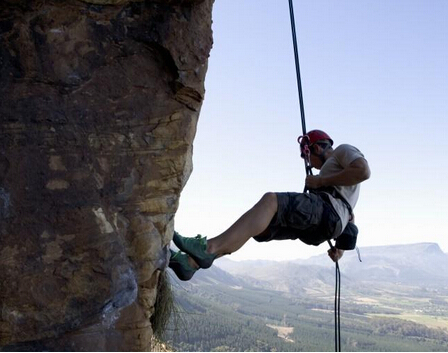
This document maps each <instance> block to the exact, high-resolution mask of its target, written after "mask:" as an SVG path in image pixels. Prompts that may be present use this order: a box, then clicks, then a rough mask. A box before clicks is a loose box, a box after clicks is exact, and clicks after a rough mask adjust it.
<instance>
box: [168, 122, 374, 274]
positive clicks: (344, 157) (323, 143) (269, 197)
mask: <svg viewBox="0 0 448 353" xmlns="http://www.w3.org/2000/svg"><path fill="white" fill-rule="evenodd" d="M299 142H300V144H301V150H302V155H301V156H302V158H305V159H306V160H307V162H308V163H309V165H310V167H312V168H316V169H319V170H320V173H319V174H318V175H308V176H307V177H306V179H305V185H306V188H307V189H308V190H309V191H310V192H309V193H272V192H268V193H266V194H265V195H264V196H263V197H262V198H261V200H260V201H259V202H258V203H257V204H255V206H254V207H253V208H251V209H250V210H249V211H247V212H246V213H245V214H244V215H243V216H241V217H240V218H239V219H238V220H237V221H236V222H235V223H234V224H233V225H232V226H231V227H230V228H229V229H227V230H226V231H225V232H224V233H222V234H220V235H218V236H217V237H215V238H212V239H210V240H208V241H207V238H203V237H201V236H197V237H196V238H185V237H182V236H181V235H179V234H178V233H177V232H175V233H174V237H173V241H174V243H175V244H176V246H177V247H178V248H179V249H180V251H179V252H177V253H176V252H174V251H171V259H170V265H169V266H170V267H171V268H172V269H173V270H174V272H175V273H176V275H177V276H178V277H179V278H180V279H181V280H189V279H190V278H191V277H193V275H194V273H195V272H196V270H197V269H199V268H208V267H210V266H211V265H212V263H213V261H214V260H215V259H216V258H218V257H221V256H223V255H227V254H231V253H233V252H235V251H237V250H238V249H240V248H241V247H242V246H243V245H244V244H245V243H246V242H247V241H248V240H249V239H250V238H254V239H255V240H256V241H259V242H266V241H271V240H285V239H300V240H302V241H303V242H304V243H306V244H309V245H319V244H321V243H322V242H325V241H327V240H329V239H336V246H335V247H334V248H332V249H330V250H329V251H328V255H329V256H330V258H331V259H332V260H333V261H335V262H336V261H338V260H339V259H340V258H341V257H342V255H343V253H344V249H346V250H351V249H354V247H355V244H356V235H357V228H356V226H355V225H354V224H353V223H349V221H352V222H353V209H354V207H355V205H356V203H357V201H358V197H359V190H360V183H361V182H363V181H364V180H367V179H368V178H369V177H370V168H369V165H368V163H367V161H366V159H365V158H364V155H363V154H362V153H361V152H360V151H359V150H358V149H357V148H356V147H353V146H351V145H347V144H344V145H340V146H338V147H337V148H336V149H333V147H332V146H333V140H332V139H331V138H330V136H328V134H326V133H325V132H323V131H321V130H312V131H309V132H308V134H307V135H305V136H301V137H300V138H299ZM353 239H354V240H353Z"/></svg>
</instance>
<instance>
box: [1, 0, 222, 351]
mask: <svg viewBox="0 0 448 353" xmlns="http://www.w3.org/2000/svg"><path fill="white" fill-rule="evenodd" d="M212 3H213V0H165V1H163V0H159V1H149V0H147V1H139V2H131V1H123V0H106V1H101V0H92V1H83V2H81V1H75V0H67V1H62V0H46V1H44V0H36V1H28V0H27V1H25V0H6V1H5V0H4V1H2V2H1V4H0V308H1V318H0V347H3V349H4V350H31V351H32V350H58V351H64V350H71V351H87V350H88V351H101V350H109V351H114V350H121V351H138V350H150V349H151V343H150V342H151V336H152V328H151V324H150V318H151V316H152V314H153V311H154V303H155V300H156V296H157V284H158V281H159V277H160V273H161V271H163V270H164V269H165V268H166V265H167V261H168V256H169V255H168V253H169V252H168V246H169V242H170V240H171V237H172V233H173V218H174V214H175V212H176V210H177V207H178V200H179V195H180V192H181V190H182V188H183V187H184V185H185V183H186V181H187V179H188V177H189V175H190V173H191V170H192V164H191V163H192V162H191V157H192V143H193V138H194V136H195V132H196V123H197V119H198V116H199V112H200V108H201V104H202V101H203V98H204V79H205V74H206V70H207V60H208V56H209V52H210V49H211V45H212V34H211V10H212Z"/></svg>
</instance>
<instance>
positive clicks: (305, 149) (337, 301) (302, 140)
mask: <svg viewBox="0 0 448 353" xmlns="http://www.w3.org/2000/svg"><path fill="white" fill-rule="evenodd" d="M288 1H289V15H290V20H291V33H292V43H293V46H294V59H295V64H296V76H297V88H298V92H299V104H300V116H301V120H302V131H303V135H302V136H300V137H299V140H298V142H299V144H300V155H301V156H302V158H303V159H304V161H305V171H306V175H312V174H313V173H312V171H311V165H310V154H311V152H310V149H309V145H310V138H309V136H308V135H307V132H306V122H305V108H304V105H303V93H302V80H301V78H300V65H299V51H298V49H297V38H296V26H295V19H294V7H293V4H292V0H288ZM303 192H307V187H306V186H305V188H304V191H303ZM328 244H329V245H330V248H331V249H332V250H333V249H334V246H333V244H331V241H330V240H328ZM335 287H336V288H335V295H334V321H335V322H334V334H335V340H334V344H335V351H336V352H340V351H341V311H340V307H341V272H340V270H339V264H338V262H337V261H336V285H335Z"/></svg>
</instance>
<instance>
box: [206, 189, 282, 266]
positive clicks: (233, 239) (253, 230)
mask: <svg viewBox="0 0 448 353" xmlns="http://www.w3.org/2000/svg"><path fill="white" fill-rule="evenodd" d="M277 208H278V206H277V195H276V194H275V193H272V192H268V193H266V194H264V195H263V197H262V198H261V199H260V201H258V202H257V203H256V204H255V206H254V207H252V208H251V209H250V210H249V211H247V212H246V213H245V214H244V215H242V216H241V217H240V218H239V219H238V220H237V221H236V222H235V223H234V224H233V225H232V226H231V227H230V228H229V229H227V230H226V231H225V232H224V233H222V234H220V235H218V236H217V237H215V238H212V239H209V240H208V241H207V252H208V253H211V254H216V255H217V256H218V257H219V256H222V255H225V254H231V253H233V252H235V251H237V250H238V249H240V248H241V247H242V246H243V245H244V244H245V243H246V242H247V241H248V240H249V239H250V238H252V237H254V236H257V235H259V234H261V233H262V232H263V231H264V230H266V228H267V227H268V226H269V223H270V222H271V220H272V218H273V217H274V215H275V213H276V212H277Z"/></svg>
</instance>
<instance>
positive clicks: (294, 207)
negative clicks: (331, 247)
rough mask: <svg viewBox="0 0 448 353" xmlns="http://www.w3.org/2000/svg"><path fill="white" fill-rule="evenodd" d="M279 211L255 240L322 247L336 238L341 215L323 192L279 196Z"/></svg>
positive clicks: (292, 193)
mask: <svg viewBox="0 0 448 353" xmlns="http://www.w3.org/2000/svg"><path fill="white" fill-rule="evenodd" d="M276 195H277V200H278V210H277V213H276V214H275V216H274V217H273V218H272V221H271V223H270V224H269V226H268V228H267V229H266V230H265V231H264V232H263V233H261V234H260V235H257V236H256V237H254V239H255V240H256V241H259V242H264V241H271V240H285V239H292V240H295V239H300V240H301V241H303V242H304V243H305V244H308V245H319V244H321V243H323V242H324V241H326V240H329V239H332V238H334V237H336V236H337V235H338V234H334V233H335V231H336V229H337V226H338V223H340V222H341V220H340V218H339V216H338V214H337V213H336V211H335V210H334V208H333V206H332V205H331V203H330V200H329V198H328V196H327V195H326V194H324V193H319V194H314V193H295V192H285V193H276Z"/></svg>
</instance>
